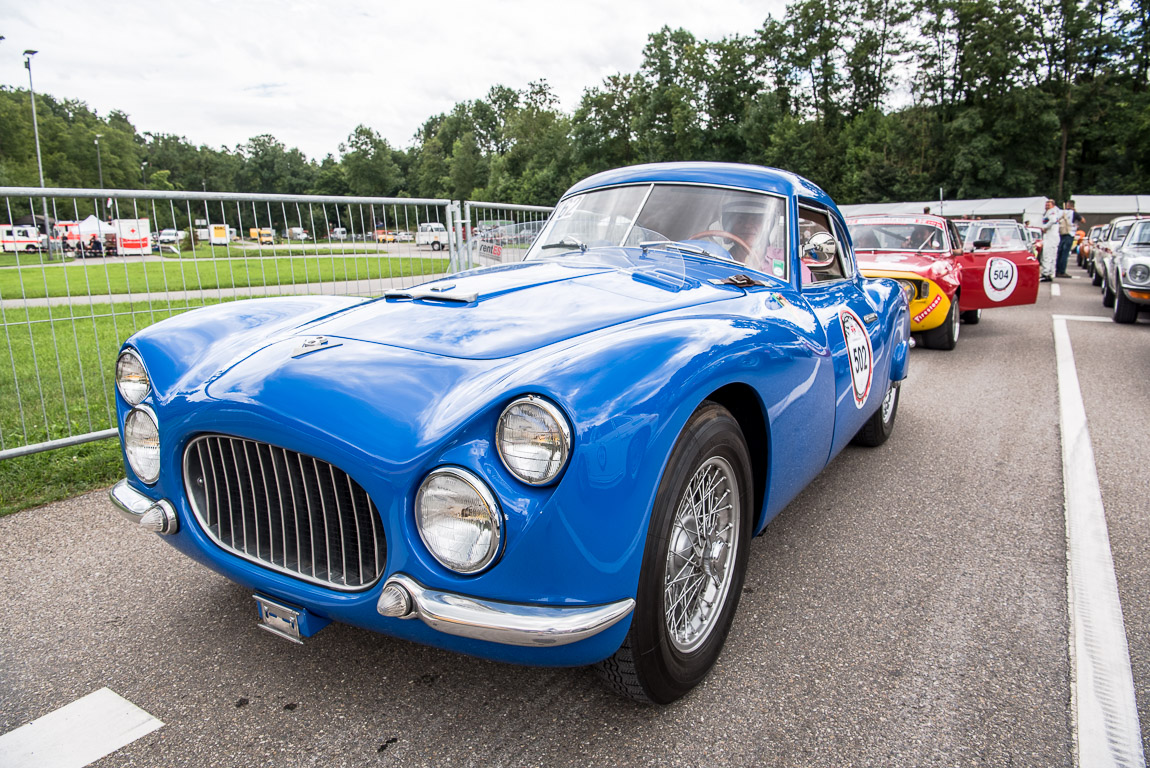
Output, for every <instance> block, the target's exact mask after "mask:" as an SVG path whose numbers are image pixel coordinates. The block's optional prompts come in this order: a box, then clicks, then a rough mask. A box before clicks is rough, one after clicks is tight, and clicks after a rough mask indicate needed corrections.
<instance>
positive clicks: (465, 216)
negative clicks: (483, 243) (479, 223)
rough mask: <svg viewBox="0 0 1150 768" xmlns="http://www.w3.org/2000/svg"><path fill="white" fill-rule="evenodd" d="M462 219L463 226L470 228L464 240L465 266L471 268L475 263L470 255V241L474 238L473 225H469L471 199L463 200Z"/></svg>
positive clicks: (471, 246)
mask: <svg viewBox="0 0 1150 768" xmlns="http://www.w3.org/2000/svg"><path fill="white" fill-rule="evenodd" d="M463 221H464V226H465V227H468V228H469V229H470V230H471V231H470V232H468V233H467V238H466V242H467V246H466V249H467V268H468V269H471V267H472V265H473V264H474V263H475V262H474V260H473V258H472V255H471V254H472V248H473V247H474V246H473V245H472V241H473V240H475V227H473V226H471V201H470V200H465V201H464V202H463Z"/></svg>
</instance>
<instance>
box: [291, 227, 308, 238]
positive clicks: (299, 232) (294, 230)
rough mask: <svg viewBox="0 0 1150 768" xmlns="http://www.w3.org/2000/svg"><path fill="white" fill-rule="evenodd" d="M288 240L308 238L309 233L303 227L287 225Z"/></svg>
mask: <svg viewBox="0 0 1150 768" xmlns="http://www.w3.org/2000/svg"><path fill="white" fill-rule="evenodd" d="M287 239H288V240H310V239H311V235H309V234H308V233H307V230H306V229H304V228H303V227H288V228H287Z"/></svg>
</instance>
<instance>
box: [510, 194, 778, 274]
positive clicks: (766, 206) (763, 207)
mask: <svg viewBox="0 0 1150 768" xmlns="http://www.w3.org/2000/svg"><path fill="white" fill-rule="evenodd" d="M666 241H671V242H687V241H690V245H691V247H690V248H687V249H686V250H688V251H691V252H694V253H698V254H699V255H706V256H712V257H718V258H723V259H730V260H733V261H736V262H739V263H740V264H746V265H747V266H748V267H750V268H751V269H755V270H757V271H759V272H765V273H766V274H769V275H774V276H775V277H779V278H782V279H784V280H785V279H786V278H787V275H788V272H789V265H788V259H787V257H786V253H787V249H786V246H787V204H786V201H785V200H783V199H782V198H779V197H774V196H772V195H765V194H760V193H756V192H747V191H743V190H734V189H722V188H717V187H704V186H691V185H685V184H683V185H678V184H654V185H650V184H645V185H641V186H628V187H612V188H609V189H599V190H594V191H591V192H585V193H583V194H581V195H574V196H572V197H569V198H567V199H566V200H563V201H561V202H560V203H559V205H558V207H556V209H555V212H554V213H552V214H551V218H550V219H548V220H547V224H546V226H544V228H543V231H542V232H541V233H540V235H539V237H538V238H536V240H535V243H534V244H533V245H532V246H531V249H530V250H529V251H528V252H527V257H526V258H527V259H541V258H547V257H550V256H554V255H556V254H557V253H563V252H570V251H580V252H586V251H587V249H592V248H599V247H603V246H611V247H616V246H624V247H635V246H638V245H639V244H641V243H650V242H666Z"/></svg>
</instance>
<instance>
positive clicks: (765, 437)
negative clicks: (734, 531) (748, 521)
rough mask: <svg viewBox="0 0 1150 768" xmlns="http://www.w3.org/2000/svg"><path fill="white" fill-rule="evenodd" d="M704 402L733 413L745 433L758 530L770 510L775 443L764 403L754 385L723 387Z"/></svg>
mask: <svg viewBox="0 0 1150 768" xmlns="http://www.w3.org/2000/svg"><path fill="white" fill-rule="evenodd" d="M704 400H710V401H711V402H713V403H718V404H719V405H721V406H723V407H724V408H726V409H727V410H728V411H730V412H731V415H732V416H734V417H735V421H737V422H738V423H739V428H740V429H741V430H742V431H743V439H744V440H745V441H746V443H747V450H749V451H750V454H751V482H752V484H753V485H754V489H753V493H754V507H753V514H754V524H753V530H756V531H757V530H759V528H760V527H761V525H762V523H763V519H762V517H763V514H764V512H763V510H764V509H765V507H766V500H767V490H768V489H767V485H768V483H767V476H768V475H767V471H768V469H769V468H770V463H769V455H770V444H771V441H770V426H769V424H768V423H767V417H766V413H765V411H764V409H763V403H762V400H760V399H759V396H758V394H757V393H756V392H755V390H754V389H753V388H752V387H751V386H750V385H748V384H742V383H735V384H728V385H726V386H724V387H721V388H720V389H717V390H715V391H714V392H712V393H711V394H709V395H707V397H706V398H704Z"/></svg>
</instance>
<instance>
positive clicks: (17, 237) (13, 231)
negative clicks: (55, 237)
mask: <svg viewBox="0 0 1150 768" xmlns="http://www.w3.org/2000/svg"><path fill="white" fill-rule="evenodd" d="M47 246H48V238H47V237H45V236H44V235H41V234H40V230H39V229H38V228H36V227H32V226H28V227H22V226H12V225H11V224H8V225H5V226H2V227H0V247H3V250H4V251H6V252H8V253H15V252H16V251H39V250H42V249H44V248H47Z"/></svg>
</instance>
